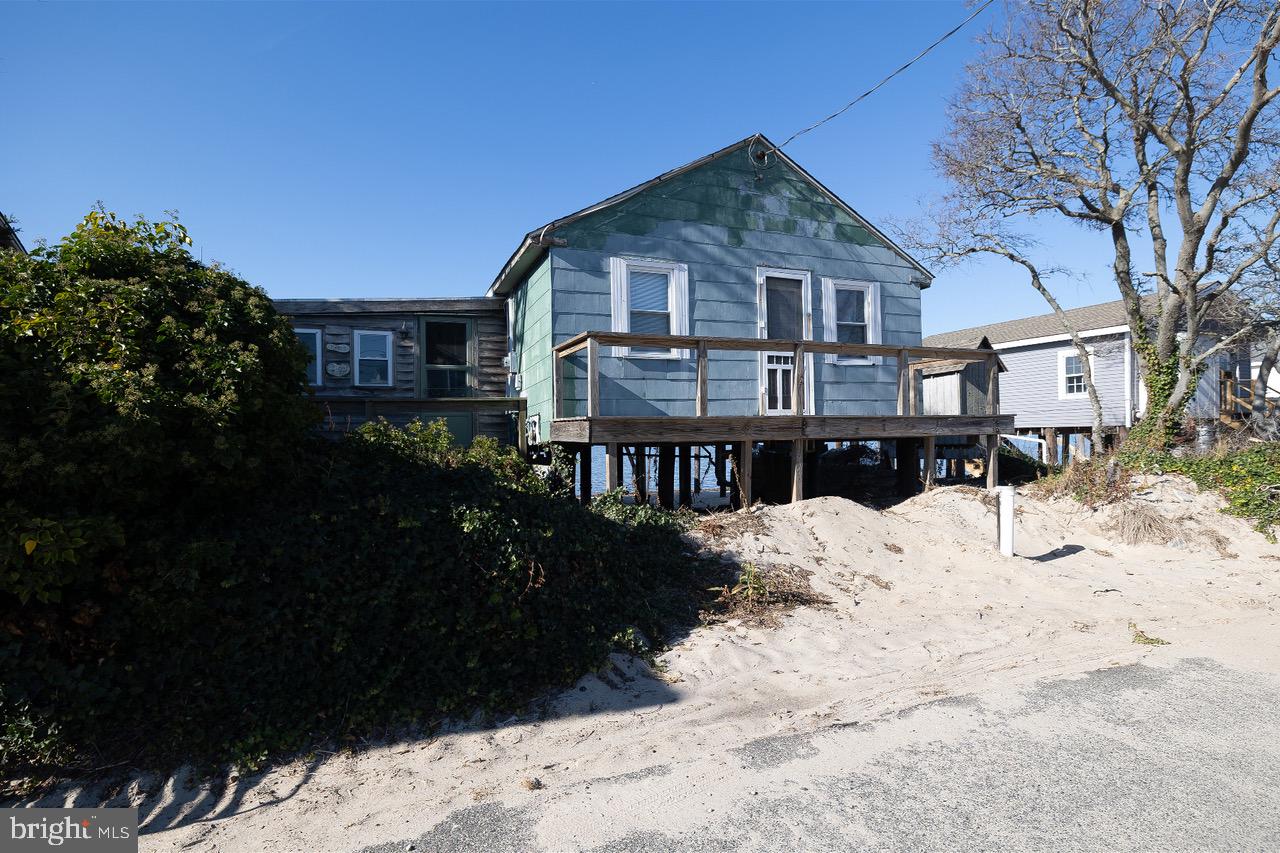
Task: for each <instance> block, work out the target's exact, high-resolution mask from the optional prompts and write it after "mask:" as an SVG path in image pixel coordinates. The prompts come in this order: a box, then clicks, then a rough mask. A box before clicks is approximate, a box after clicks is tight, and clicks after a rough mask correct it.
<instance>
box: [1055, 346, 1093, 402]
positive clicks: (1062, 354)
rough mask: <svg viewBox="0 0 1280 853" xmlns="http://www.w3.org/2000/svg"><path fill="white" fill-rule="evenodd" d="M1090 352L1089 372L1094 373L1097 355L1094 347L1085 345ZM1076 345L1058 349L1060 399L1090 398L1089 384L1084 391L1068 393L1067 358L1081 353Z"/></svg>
mask: <svg viewBox="0 0 1280 853" xmlns="http://www.w3.org/2000/svg"><path fill="white" fill-rule="evenodd" d="M1085 349H1086V350H1088V352H1089V372H1090V373H1092V372H1093V369H1094V367H1095V366H1096V365H1097V355H1096V354H1095V353H1094V351H1093V347H1085ZM1079 354H1080V353H1078V352H1076V348H1075V347H1071V348H1070V349H1061V350H1058V399H1059V400H1087V399H1089V386H1088V385H1085V388H1084V390H1083V391H1077V392H1076V393H1074V394H1068V393H1067V359H1068V358H1070V357H1071V356H1073V355H1079Z"/></svg>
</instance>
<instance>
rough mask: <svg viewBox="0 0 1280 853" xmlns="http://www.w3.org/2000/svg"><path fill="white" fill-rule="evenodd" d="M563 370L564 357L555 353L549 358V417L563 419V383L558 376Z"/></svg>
mask: <svg viewBox="0 0 1280 853" xmlns="http://www.w3.org/2000/svg"><path fill="white" fill-rule="evenodd" d="M563 369H564V356H563V355H561V354H560V353H555V354H553V355H552V358H551V416H552V417H553V418H556V419H559V418H562V417H564V400H563V395H564V381H563V377H562V376H561V375H560V374H561V372H562V371H563Z"/></svg>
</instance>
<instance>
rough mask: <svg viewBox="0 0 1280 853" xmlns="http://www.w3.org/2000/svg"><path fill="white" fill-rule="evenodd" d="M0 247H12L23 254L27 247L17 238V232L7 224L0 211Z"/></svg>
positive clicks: (7, 221)
mask: <svg viewBox="0 0 1280 853" xmlns="http://www.w3.org/2000/svg"><path fill="white" fill-rule="evenodd" d="M0 249H12V250H13V251H15V252H22V254H24V255H25V254H26V253H27V248H26V247H25V246H23V245H22V241H21V240H19V239H18V232H17V231H16V230H15V229H14V227H13V226H12V225H10V224H9V220H8V219H6V218H5V216H4V214H3V213H0Z"/></svg>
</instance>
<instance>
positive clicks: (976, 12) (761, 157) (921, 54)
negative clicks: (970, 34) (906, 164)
mask: <svg viewBox="0 0 1280 853" xmlns="http://www.w3.org/2000/svg"><path fill="white" fill-rule="evenodd" d="M995 1H996V0H986V2H985V3H983V4H982V5H981V6H979V7H978V8H976V9H974V10H973V13H972V14H970V15H969V17H967V18H965V19H964V20H963V21H961V22H960V23H958V24H956V25H955V27H953V28H952V29H951V30H950V31H949V32H947V33H946V34H945V35H943V36H942V37H941V38H939V39H938V40H937V41H935V42H934V43H933V44H931V45H929V46H928V47H926V48H925V49H924V50H922V51H920V52H919V53H917V54H916V55H915V56H913V57H912V58H911V59H910V60H909V61H908V62H907V63H906V64H905V65H903V66H902V67H901V68H899V69H898V70H896V71H894V72H893V73H892V74H890V75H889V76H888V77H885V78H884V79H883V80H881V81H880V82H879V83H877V84H875V85H874V86H872V87H871V88H870V89H868V90H867V91H865V92H863V93H862V94H861V95H859V96H858V97H856V98H854V99H853V100H852V101H850V102H849V103H847V104H845V105H844V106H843V107H841V108H840V109H838V110H836V111H835V112H833V113H832V114H831V115H829V116H827V117H826V118H824V119H821V120H820V121H815V122H814V123H813V124H811V125H809V126H808V127H806V128H804V129H803V130H797V131H796V132H795V133H793V134H791V135H790V136H788V137H787V138H786V140H785V141H784V142H783V143H782V144H781V145H779V146H778V147H777V148H774V149H773V151H781V150H782V149H783V148H786V147H787V146H788V145H790V144H791V143H792V142H794V141H795V140H796V139H797V138H798V137H801V136H804V135H805V134H806V133H808V132H809V131H811V130H816V129H818V128H819V127H821V126H822V125H824V124H826V123H827V122H829V121H831V120H832V119H833V118H837V117H838V116H840V115H843V114H844V113H845V112H847V111H848V110H849V108H850V107H852V106H853V105H854V104H856V103H858V102H859V101H861V100H862V99H863V98H865V97H867V96H868V95H871V94H872V93H874V92H875V91H876V90H877V89H879V88H880V87H881V86H883V85H884V84H885V83H888V82H889V81H890V80H892V79H893V78H894V77H897V76H898V75H899V74H901V73H902V72H903V71H906V70H907V69H908V68H910V67H911V66H912V65H915V64H916V63H917V62H919V61H920V60H921V59H923V58H924V57H925V56H926V55H928V53H929V52H930V51H932V50H933V49H934V48H935V47H937V46H938V45H940V44H942V43H943V42H944V41H946V40H947V39H949V38H951V37H952V36H953V35H955V34H956V33H958V32H960V30H962V29H964V26H965V24H967V23H969V22H970V21H972V20H973V19H974V18H976V17H978V16H979V15H980V14H982V12H983V11H984V10H985V9H986V8H987V7H988V6H990V5H991V4H992V3H994V2H995ZM773 151H758V152H756V155H755V156H756V159H757V160H764V158H765V157H767V156H769V155H770V154H771V153H773Z"/></svg>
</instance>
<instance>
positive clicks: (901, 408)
mask: <svg viewBox="0 0 1280 853" xmlns="http://www.w3.org/2000/svg"><path fill="white" fill-rule="evenodd" d="M910 369H911V359H910V356H908V355H907V351H906V350H905V349H900V350H898V414H900V415H905V414H906V413H907V373H908V371H910Z"/></svg>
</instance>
